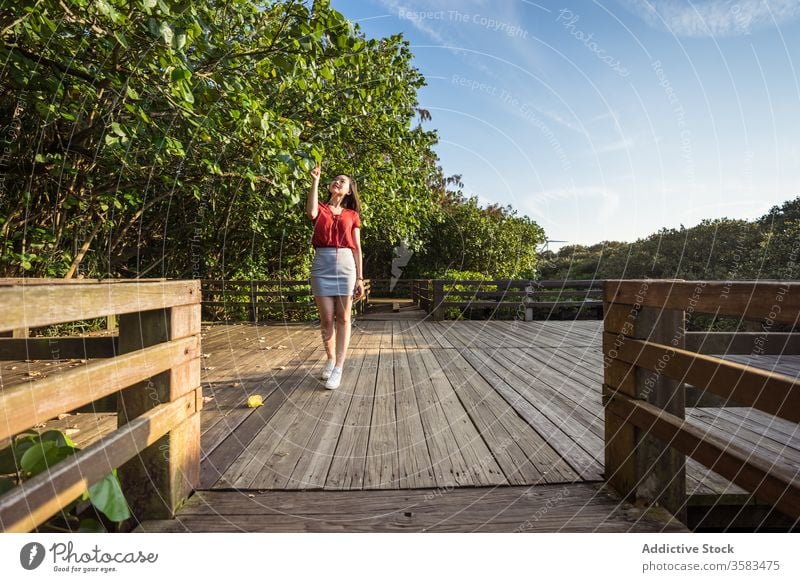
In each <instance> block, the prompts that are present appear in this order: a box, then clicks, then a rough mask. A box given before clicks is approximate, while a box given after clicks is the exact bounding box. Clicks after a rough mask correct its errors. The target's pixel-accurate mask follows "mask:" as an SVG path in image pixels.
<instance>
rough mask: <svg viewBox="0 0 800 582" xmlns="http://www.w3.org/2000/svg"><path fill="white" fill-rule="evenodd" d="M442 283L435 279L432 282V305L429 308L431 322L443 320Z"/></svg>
mask: <svg viewBox="0 0 800 582" xmlns="http://www.w3.org/2000/svg"><path fill="white" fill-rule="evenodd" d="M442 301H444V281H442V280H441V279H435V280H434V281H433V305H432V306H431V309H432V313H433V318H432V319H433V321H442V320H443V319H444V307H442Z"/></svg>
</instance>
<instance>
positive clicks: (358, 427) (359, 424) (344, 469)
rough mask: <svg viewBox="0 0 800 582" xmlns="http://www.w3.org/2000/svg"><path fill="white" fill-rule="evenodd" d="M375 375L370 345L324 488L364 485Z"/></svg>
mask: <svg viewBox="0 0 800 582" xmlns="http://www.w3.org/2000/svg"><path fill="white" fill-rule="evenodd" d="M381 327H383V326H381ZM377 377H378V350H377V349H374V348H371V349H368V350H366V351H365V353H364V361H363V363H362V365H361V373H360V374H359V376H358V381H357V382H356V386H355V390H354V392H353V401H352V403H351V404H350V408H349V409H348V410H347V416H346V417H345V420H344V426H343V427H342V434H341V436H340V437H339V442H338V443H337V444H336V451H335V453H334V455H333V459H332V461H331V465H330V468H329V470H328V477H327V479H326V481H325V489H361V488H362V487H363V486H364V475H365V472H366V463H367V446H368V445H369V431H370V421H371V419H372V407H373V403H374V400H375V386H376V381H377Z"/></svg>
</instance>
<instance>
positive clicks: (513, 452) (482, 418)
mask: <svg viewBox="0 0 800 582" xmlns="http://www.w3.org/2000/svg"><path fill="white" fill-rule="evenodd" d="M436 355H437V357H438V359H439V364H440V365H441V368H442V372H443V373H445V375H446V377H447V378H448V380H450V382H451V383H452V385H453V388H454V389H455V392H456V394H457V395H458V398H459V400H461V403H462V405H463V406H464V409H465V410H466V411H467V413H468V414H469V415H470V419H471V420H472V422H473V424H475V427H476V428H477V429H478V432H480V434H481V436H482V437H483V438H484V440H485V441H486V444H487V446H488V447H489V449H490V450H491V451H492V454H493V455H494V456H495V459H496V460H497V462H498V464H499V465H500V467H502V469H503V473H504V474H505V476H506V478H507V479H508V480H509V482H510V483H515V484H534V483H545V482H547V477H546V475H545V474H544V471H545V470H546V469H545V468H543V467H539V466H537V465H536V464H535V463H534V461H533V460H532V459H531V458H530V457H529V456H528V453H527V452H526V449H527V450H529V451H535V450H536V441H538V440H539V439H538V435H535V433H534V431H533V430H532V429H531V428H530V427H529V426H528V425H527V424H525V422H524V421H522V419H520V418H519V417H518V416H517V414H516V412H514V411H513V410H512V409H510V408H509V407H508V405H507V404H506V403H505V401H504V400H503V399H502V398H501V397H500V396H499V395H498V394H497V393H496V392H495V391H494V390H492V389H491V387H490V386H489V385H488V384H487V383H486V382H485V380H483V378H481V377H479V376H477V375H476V373H475V370H474V369H473V368H472V367H471V366H470V365H469V364H468V363H467V362H466V360H464V359H463V358H462V357H460V356H459V355H458V354H454V353H453V352H452V351H448V352H447V355H444V354H443V353H442V352H441V351H440V352H438V353H437V354H436ZM534 435H535V436H534ZM523 447H525V448H523Z"/></svg>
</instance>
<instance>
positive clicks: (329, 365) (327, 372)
mask: <svg viewBox="0 0 800 582" xmlns="http://www.w3.org/2000/svg"><path fill="white" fill-rule="evenodd" d="M334 365H336V360H328V361H327V362H325V367H324V368H322V379H323V380H327V379H328V378H330V377H331V372H332V371H333V366H334Z"/></svg>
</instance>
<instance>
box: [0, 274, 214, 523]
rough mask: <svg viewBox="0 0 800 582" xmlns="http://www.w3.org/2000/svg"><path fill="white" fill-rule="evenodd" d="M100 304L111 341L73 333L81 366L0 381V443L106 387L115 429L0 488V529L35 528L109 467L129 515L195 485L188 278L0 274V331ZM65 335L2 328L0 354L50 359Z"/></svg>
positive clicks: (161, 505) (193, 298)
mask: <svg viewBox="0 0 800 582" xmlns="http://www.w3.org/2000/svg"><path fill="white" fill-rule="evenodd" d="M110 314H114V315H118V325H119V339H118V342H116V343H110V342H109V338H107V337H106V338H103V337H96V338H91V337H90V338H78V339H79V341H80V343H81V344H82V350H83V351H82V357H84V358H86V359H88V363H87V364H86V365H85V366H82V367H80V368H77V369H71V370H68V371H64V372H58V373H54V374H52V375H50V376H48V377H46V378H42V379H39V380H36V381H32V382H27V383H24V384H17V385H12V386H7V387H5V388H4V389H3V390H2V391H0V442H5V441H8V439H10V438H11V437H13V436H14V435H17V434H19V433H21V432H23V431H26V430H28V429H30V428H32V427H34V426H36V425H39V424H41V423H45V422H47V421H48V420H50V419H52V418H54V417H57V416H58V415H59V414H61V413H66V412H70V411H72V410H75V409H77V408H79V407H81V406H84V405H87V404H89V403H91V402H93V401H96V400H98V399H101V398H103V397H106V396H109V395H112V394H117V396H118V413H117V414H118V428H117V430H115V431H114V432H112V433H110V434H108V435H106V436H104V437H103V438H101V439H100V440H98V441H96V442H94V443H93V444H91V445H89V446H88V447H87V448H85V449H83V450H81V451H79V452H77V453H76V454H74V455H73V456H71V457H69V458H68V459H66V460H64V461H61V462H59V463H58V464H56V465H54V466H53V467H51V468H50V469H49V470H48V471H46V472H44V473H40V474H38V475H36V476H34V477H32V478H30V479H28V480H25V481H24V482H23V483H22V484H20V485H18V486H17V487H15V488H14V489H12V490H10V491H9V492H7V493H6V494H4V495H3V496H2V497H0V529H2V531H28V530H31V529H34V528H36V527H37V526H38V525H40V524H42V523H43V522H44V521H46V520H47V519H48V518H50V517H51V516H53V515H54V514H56V513H58V512H59V511H60V510H61V509H62V508H64V507H66V506H67V505H68V504H70V503H71V502H72V501H74V500H75V499H76V498H77V497H79V496H80V495H81V494H82V493H83V492H85V491H87V489H88V488H89V487H90V486H91V485H92V484H94V483H95V482H97V481H99V480H101V479H103V478H104V477H105V476H106V475H107V474H108V473H110V472H111V471H112V470H113V469H115V468H119V470H118V475H119V478H120V481H121V483H122V489H123V492H124V494H125V497H126V499H127V500H128V504H129V505H130V508H131V512H132V514H133V515H134V517H135V518H136V519H138V520H142V519H163V518H169V517H171V516H172V515H174V512H175V510H176V509H177V508H178V507H179V505H180V504H181V503H182V502H183V501H184V500H185V499H186V498H187V497H188V496H189V494H190V493H191V492H192V490H193V489H194V488H195V487H196V486H197V484H198V483H199V474H200V473H199V471H200V414H199V412H200V409H201V408H202V403H203V398H202V389H201V387H200V357H201V347H200V284H199V282H197V281H148V282H140V281H93V280H92V281H90V280H75V281H63V280H41V279H40V280H33V279H30V280H26V281H25V282H20V281H18V280H3V279H0V331H8V330H13V329H24V328H37V327H44V326H49V325H54V324H59V323H66V322H73V321H80V320H87V319H94V318H98V317H105V316H108V315H110ZM73 343H74V342H71V341H69V340H68V339H67V338H64V339H58V340H56V339H54V338H25V339H14V338H3V339H0V354H2V358H3V359H6V360H9V359H26V358H27V357H28V354H30V353H31V352H33V353H36V354H37V357H43V358H48V354H49V359H53V360H58V359H61V358H66V357H69V355H68V354H67V353H65V352H61V351H60V350H61V348H60V347H59V346H68V347H66V348H65V349H69V350H73V351H75V350H77V349H78V348H77V346H76V345H72V344H73ZM54 346H55V347H54ZM109 346H112V347H111V350H109ZM109 351H110V352H111V353H109Z"/></svg>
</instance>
